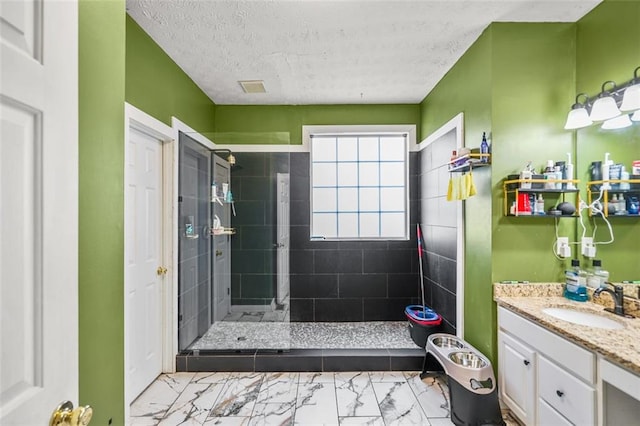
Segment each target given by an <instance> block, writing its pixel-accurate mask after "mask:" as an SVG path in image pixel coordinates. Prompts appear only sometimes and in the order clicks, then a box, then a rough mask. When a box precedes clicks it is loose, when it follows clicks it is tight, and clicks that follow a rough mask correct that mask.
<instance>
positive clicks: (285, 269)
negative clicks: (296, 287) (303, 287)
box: [276, 173, 290, 304]
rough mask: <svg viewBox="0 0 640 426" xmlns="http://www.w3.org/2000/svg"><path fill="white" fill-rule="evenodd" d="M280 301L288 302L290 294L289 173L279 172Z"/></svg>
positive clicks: (278, 247)
mask: <svg viewBox="0 0 640 426" xmlns="http://www.w3.org/2000/svg"><path fill="white" fill-rule="evenodd" d="M277 202H278V213H277V221H278V223H277V225H278V242H277V243H276V245H277V262H278V303H281V304H284V303H287V297H288V296H289V233H290V229H289V222H290V221H289V174H288V173H278V196H277Z"/></svg>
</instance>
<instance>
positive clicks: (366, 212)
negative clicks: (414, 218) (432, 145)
mask: <svg viewBox="0 0 640 426" xmlns="http://www.w3.org/2000/svg"><path fill="white" fill-rule="evenodd" d="M407 155H408V147H407V137H406V135H405V134H380V135H373V134H361V135H355V134H312V135H311V236H312V238H324V239H347V240H357V239H368V240H369V239H407V229H408V225H407V221H408V207H407V199H408V196H407V192H408V190H407V188H408V185H407V174H408V173H407Z"/></svg>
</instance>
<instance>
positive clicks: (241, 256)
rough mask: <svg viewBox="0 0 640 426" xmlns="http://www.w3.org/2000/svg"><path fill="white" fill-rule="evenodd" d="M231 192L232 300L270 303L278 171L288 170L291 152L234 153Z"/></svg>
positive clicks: (272, 290)
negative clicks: (232, 231) (232, 229)
mask: <svg viewBox="0 0 640 426" xmlns="http://www.w3.org/2000/svg"><path fill="white" fill-rule="evenodd" d="M234 155H235V157H236V163H237V166H235V167H233V168H232V169H231V185H230V186H231V187H230V189H231V191H232V193H233V198H234V200H235V208H236V213H237V216H235V217H232V219H231V223H232V226H233V227H234V228H236V235H234V236H233V237H232V241H231V303H232V304H233V305H268V304H270V303H271V301H272V300H273V298H274V297H275V295H276V278H277V276H276V249H275V248H274V244H275V243H276V195H277V193H276V174H277V173H288V172H289V154H288V153H263V152H260V153H247V152H244V153H234Z"/></svg>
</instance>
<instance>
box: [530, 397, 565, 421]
mask: <svg viewBox="0 0 640 426" xmlns="http://www.w3.org/2000/svg"><path fill="white" fill-rule="evenodd" d="M538 424H539V425H553V426H573V424H572V423H571V422H570V421H569V420H567V419H565V418H564V417H562V415H561V414H560V413H558V412H557V411H556V410H554V409H553V407H552V406H550V405H549V404H547V403H546V402H545V401H544V399H542V398H538Z"/></svg>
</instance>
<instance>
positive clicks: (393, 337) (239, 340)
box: [188, 321, 418, 350]
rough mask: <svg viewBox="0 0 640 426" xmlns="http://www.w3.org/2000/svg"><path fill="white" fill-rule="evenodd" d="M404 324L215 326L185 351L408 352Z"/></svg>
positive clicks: (410, 343) (411, 345) (409, 344)
mask: <svg viewBox="0 0 640 426" xmlns="http://www.w3.org/2000/svg"><path fill="white" fill-rule="evenodd" d="M417 347H418V346H416V344H415V343H414V342H413V340H411V336H410V334H409V330H408V328H407V322H406V321H371V322H291V323H289V322H284V323H273V322H248V321H247V322H229V321H221V322H216V323H214V324H213V325H211V327H210V328H209V330H208V331H207V332H206V333H205V334H204V335H203V336H202V337H201V338H200V339H198V340H197V341H196V342H195V343H194V344H192V345H191V346H190V347H189V348H188V349H190V350H205V349H209V350H216V349H234V350H235V349H318V348H323V349H410V348H417Z"/></svg>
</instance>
